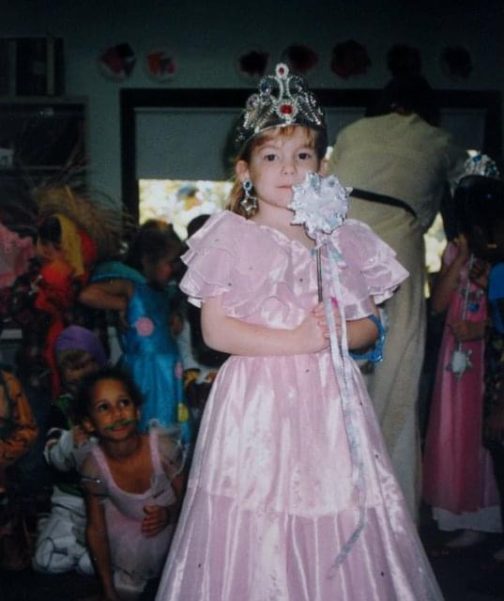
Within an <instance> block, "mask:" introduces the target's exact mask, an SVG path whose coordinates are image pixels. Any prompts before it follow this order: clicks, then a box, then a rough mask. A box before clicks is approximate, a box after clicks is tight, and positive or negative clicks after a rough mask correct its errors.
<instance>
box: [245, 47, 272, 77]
mask: <svg viewBox="0 0 504 601" xmlns="http://www.w3.org/2000/svg"><path fill="white" fill-rule="evenodd" d="M268 61H269V54H268V53H267V52H263V51H262V50H257V49H255V50H249V51H248V52H246V53H244V54H242V55H241V56H240V57H239V59H238V65H237V67H238V72H239V73H240V75H242V76H243V77H246V78H247V79H260V78H261V77H262V76H263V75H264V74H265V73H266V67H267V66H268Z"/></svg>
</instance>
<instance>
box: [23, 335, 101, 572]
mask: <svg viewBox="0 0 504 601" xmlns="http://www.w3.org/2000/svg"><path fill="white" fill-rule="evenodd" d="M56 360H57V363H58V369H59V372H60V376H61V382H62V387H63V393H62V394H61V395H60V396H59V397H58V398H57V399H56V400H55V401H54V403H53V405H54V409H55V411H57V412H58V414H59V415H58V417H59V420H58V421H60V422H62V426H63V427H52V428H50V429H49V431H48V434H47V442H46V446H45V449H44V456H45V459H46V461H47V463H48V464H49V465H50V466H51V467H53V468H54V469H55V470H57V472H58V473H57V474H56V475H55V480H56V483H55V485H54V488H53V493H52V496H51V510H50V513H49V515H47V516H43V517H41V519H40V521H39V527H38V530H39V531H38V536H37V541H36V544H35V553H34V556H33V567H34V569H35V570H37V571H39V572H46V573H49V574H60V573H63V572H68V571H71V570H74V569H75V570H77V571H78V572H81V573H84V574H92V573H93V567H92V565H91V560H90V558H89V554H88V552H87V548H86V542H85V527H86V511H85V506H84V498H83V495H82V489H81V487H80V482H79V481H80V478H79V474H78V471H77V470H78V468H79V466H80V464H81V463H82V461H83V460H84V458H85V457H86V455H87V453H89V451H90V449H91V446H92V444H93V442H92V441H91V440H90V438H89V436H88V435H87V434H86V432H85V431H84V430H83V429H82V427H81V426H80V425H78V424H76V422H75V418H74V415H73V405H74V403H75V396H76V393H77V388H78V385H79V383H80V381H81V380H82V379H83V378H85V377H86V376H88V375H89V374H91V373H94V372H96V371H98V370H99V369H100V368H103V367H105V365H106V363H107V357H106V355H105V351H104V350H103V347H102V345H101V343H100V341H99V339H98V338H97V336H95V334H94V333H93V332H91V331H90V330H87V329H85V328H82V327H80V326H70V327H68V328H66V329H64V330H63V332H62V333H61V334H60V335H59V336H58V338H57V339H56ZM55 421H56V419H55Z"/></svg>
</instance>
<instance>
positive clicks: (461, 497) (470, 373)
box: [423, 243, 500, 532]
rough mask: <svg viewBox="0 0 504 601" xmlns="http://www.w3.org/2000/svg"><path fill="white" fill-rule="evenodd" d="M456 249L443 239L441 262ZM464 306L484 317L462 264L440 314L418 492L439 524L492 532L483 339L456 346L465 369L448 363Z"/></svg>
mask: <svg viewBox="0 0 504 601" xmlns="http://www.w3.org/2000/svg"><path fill="white" fill-rule="evenodd" d="M456 255H457V247H456V246H455V245H454V244H453V243H449V244H448V246H447V248H446V251H445V253H444V256H443V262H444V264H445V266H448V265H450V264H451V263H452V262H453V260H454V259H455V257H456ZM467 286H469V288H468V290H467ZM464 306H466V310H465V319H467V320H469V321H474V322H482V321H484V320H485V319H486V317H487V304H486V295H485V291H484V290H483V289H482V288H481V287H479V286H477V285H476V284H474V283H473V282H471V281H470V280H469V278H468V264H466V265H465V266H464V267H463V269H462V270H461V273H460V277H459V283H458V287H457V289H456V290H455V291H454V292H453V295H452V298H451V301H450V304H449V307H448V312H447V314H446V318H445V326H444V331H443V338H442V341H441V349H440V351H439V360H438V366H437V371H436V380H435V385H434V392H433V396H432V401H431V409H430V417H429V425H428V429H427V436H426V441H425V453H424V481H423V497H424V499H425V500H426V501H427V503H429V504H430V505H432V506H433V508H434V517H435V518H436V519H438V522H439V526H440V527H441V528H442V529H443V530H454V529H458V528H469V529H474V530H481V531H489V532H492V531H498V530H499V529H500V524H499V522H500V519H499V508H498V493H497V489H496V485H495V480H494V476H493V471H492V461H491V458H490V455H489V453H488V451H487V450H486V449H485V448H484V447H483V445H482V419H483V391H484V381H483V375H484V361H483V355H484V346H485V345H484V340H483V339H482V340H474V341H470V342H464V343H463V345H462V349H463V350H464V351H466V352H468V353H470V362H471V367H470V368H469V369H468V370H467V371H465V372H464V373H463V374H461V375H457V374H455V373H453V371H452V369H451V367H450V364H451V359H452V355H453V351H454V350H455V349H456V348H457V341H456V340H455V337H454V336H453V333H452V331H451V329H450V324H451V323H453V322H454V321H457V320H460V319H462V317H463V313H464Z"/></svg>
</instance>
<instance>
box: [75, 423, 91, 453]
mask: <svg viewBox="0 0 504 601" xmlns="http://www.w3.org/2000/svg"><path fill="white" fill-rule="evenodd" d="M72 436H73V442H74V446H75V447H77V448H78V447H81V446H82V445H83V444H84V443H85V442H87V441H88V439H89V436H88V434H87V432H86V431H85V430H84V428H82V427H81V426H74V427H73V428H72Z"/></svg>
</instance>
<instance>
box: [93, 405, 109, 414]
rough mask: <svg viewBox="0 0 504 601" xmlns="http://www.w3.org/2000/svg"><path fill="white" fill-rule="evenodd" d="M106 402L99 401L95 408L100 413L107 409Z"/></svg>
mask: <svg viewBox="0 0 504 601" xmlns="http://www.w3.org/2000/svg"><path fill="white" fill-rule="evenodd" d="M108 408H109V407H108V404H107V403H100V404H99V405H97V406H96V410H97V411H98V412H100V413H104V412H105V411H108Z"/></svg>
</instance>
